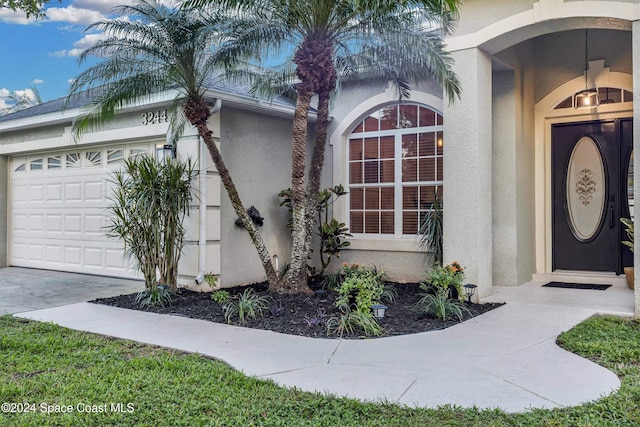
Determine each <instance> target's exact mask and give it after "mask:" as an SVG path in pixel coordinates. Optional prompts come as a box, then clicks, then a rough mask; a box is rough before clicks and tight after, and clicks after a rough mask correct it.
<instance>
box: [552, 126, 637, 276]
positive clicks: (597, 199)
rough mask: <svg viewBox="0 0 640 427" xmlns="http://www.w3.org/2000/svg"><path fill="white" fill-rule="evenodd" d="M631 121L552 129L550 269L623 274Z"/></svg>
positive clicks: (555, 127)
mask: <svg viewBox="0 0 640 427" xmlns="http://www.w3.org/2000/svg"><path fill="white" fill-rule="evenodd" d="M631 124H632V122H631V119H620V120H603V121H594V122H585V123H569V124H560V125H554V126H553V128H552V142H551V145H552V148H551V149H552V170H553V172H552V186H553V244H552V246H553V248H552V249H553V269H554V270H585V271H613V272H616V273H620V272H621V271H622V264H623V256H624V257H625V258H626V257H627V256H628V254H626V253H625V252H624V251H623V246H622V245H621V243H620V242H621V240H622V233H623V230H622V225H621V223H620V217H621V216H629V207H628V201H627V168H628V164H629V158H630V153H631V149H632V145H633V144H632V136H631V135H632V133H631V128H632V125H631Z"/></svg>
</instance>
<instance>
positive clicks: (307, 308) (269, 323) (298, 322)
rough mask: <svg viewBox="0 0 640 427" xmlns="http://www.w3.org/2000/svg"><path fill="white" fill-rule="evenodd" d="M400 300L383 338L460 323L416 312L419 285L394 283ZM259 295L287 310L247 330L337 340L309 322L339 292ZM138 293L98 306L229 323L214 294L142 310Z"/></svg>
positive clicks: (181, 297)
mask: <svg viewBox="0 0 640 427" xmlns="http://www.w3.org/2000/svg"><path fill="white" fill-rule="evenodd" d="M394 285H395V288H396V290H397V293H398V297H397V299H396V301H395V302H394V303H393V304H390V303H386V305H387V306H388V307H389V308H388V309H387V312H386V314H385V317H384V318H383V319H381V320H380V321H379V323H380V325H381V326H382V328H383V329H384V334H383V335H382V336H394V335H406V334H413V333H418V332H426V331H432V330H439V329H444V328H447V327H449V326H452V325H455V324H457V323H459V322H458V321H453V320H448V321H442V320H439V319H432V318H427V317H424V316H422V315H421V314H420V313H418V312H417V311H416V310H415V307H414V305H415V303H416V301H418V299H420V296H419V294H420V293H421V292H422V291H421V290H420V289H419V284H418V283H402V284H400V283H397V284H396V283H394ZM246 288H247V287H238V288H231V289H227V291H229V292H230V293H231V294H232V295H233V294H237V293H241V292H243V291H244V290H245V289H246ZM251 288H253V289H254V290H255V291H256V293H257V294H258V295H263V296H267V297H268V298H269V299H270V301H271V302H272V304H273V305H277V304H279V305H281V306H282V307H283V310H282V311H281V313H279V314H278V315H277V316H273V315H272V314H271V313H267V315H266V316H265V317H263V318H259V319H257V320H250V319H249V320H247V321H246V322H245V323H244V324H237V323H236V325H237V326H244V327H247V328H254V329H264V330H269V331H274V332H280V333H283V334H290V335H301V336H306V337H317V338H336V336H335V335H327V328H326V327H325V326H324V325H322V324H320V325H311V326H309V325H308V322H307V321H305V318H306V319H312V318H313V317H317V315H318V310H322V311H324V312H325V313H326V314H325V317H324V319H328V318H329V317H331V316H332V315H335V314H337V313H338V310H337V309H336V307H335V304H334V303H335V299H336V295H337V294H336V293H335V292H332V291H329V292H328V293H327V295H326V296H325V297H316V296H298V295H279V294H273V293H270V292H269V291H268V290H267V285H266V283H261V284H256V285H251ZM135 299H136V294H129V295H120V296H116V297H111V298H100V299H97V300H95V301H92V302H94V303H98V304H105V305H111V306H115V307H121V308H127V309H132V310H142V311H148V312H153V313H159V314H170V315H177V316H184V317H189V318H193V319H201V320H208V321H211V322H217V323H226V321H225V318H224V314H223V312H222V308H221V306H220V304H218V303H216V302H214V301H212V300H211V294H209V293H204V292H193V291H189V290H186V289H181V290H179V293H178V294H175V295H173V296H172V303H171V306H165V307H161V306H155V307H145V308H141V307H140V305H139V304H138V303H136V301H135ZM465 305H466V307H467V308H468V309H469V311H470V312H471V314H470V315H469V314H466V315H465V319H464V320H467V319H469V318H471V317H475V316H479V315H481V314H483V313H486V312H488V311H490V310H493V309H494V308H497V307H500V306H501V305H503V303H489V304H465ZM343 338H361V336H343Z"/></svg>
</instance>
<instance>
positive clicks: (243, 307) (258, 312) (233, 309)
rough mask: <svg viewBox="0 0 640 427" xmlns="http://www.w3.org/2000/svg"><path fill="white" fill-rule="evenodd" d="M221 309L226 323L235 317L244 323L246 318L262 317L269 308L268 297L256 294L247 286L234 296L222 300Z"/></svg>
mask: <svg viewBox="0 0 640 427" xmlns="http://www.w3.org/2000/svg"><path fill="white" fill-rule="evenodd" d="M222 309H223V311H224V316H225V320H226V321H227V323H231V322H232V321H233V319H234V318H236V317H237V318H238V320H239V321H240V323H244V322H245V321H246V320H247V319H253V320H255V319H257V318H258V317H263V316H264V314H265V313H266V312H267V311H268V310H269V299H268V298H267V297H263V296H260V295H256V293H255V292H254V291H253V289H251V288H249V289H246V290H245V291H244V292H243V293H241V294H240V295H238V296H237V297H236V298H233V299H230V300H228V301H226V302H224V303H223V304H222Z"/></svg>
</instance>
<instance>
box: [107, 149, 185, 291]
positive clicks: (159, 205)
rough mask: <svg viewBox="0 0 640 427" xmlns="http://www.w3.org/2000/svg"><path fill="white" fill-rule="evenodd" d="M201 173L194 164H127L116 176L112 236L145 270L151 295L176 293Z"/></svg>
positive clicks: (137, 160) (143, 159)
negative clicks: (188, 220) (186, 219)
mask: <svg viewBox="0 0 640 427" xmlns="http://www.w3.org/2000/svg"><path fill="white" fill-rule="evenodd" d="M196 176H197V170H196V169H195V168H194V167H193V165H192V164H191V162H190V161H189V162H182V161H180V160H176V159H165V160H161V161H160V160H157V159H155V158H153V157H148V156H137V157H134V158H130V159H126V160H125V161H124V162H123V165H122V169H120V170H117V171H116V172H114V174H113V178H112V183H113V184H114V187H113V194H112V195H111V196H110V199H111V204H110V206H109V207H108V211H109V213H110V223H109V225H108V226H107V235H108V236H110V237H115V238H118V239H120V240H122V241H123V243H124V254H125V256H126V257H127V258H129V259H132V260H133V261H134V262H135V263H136V264H137V265H138V266H139V267H140V269H141V271H142V274H143V276H144V279H145V288H146V290H147V291H153V290H154V289H155V288H156V287H157V286H158V276H159V279H160V283H162V284H164V285H167V286H168V287H169V289H170V290H172V291H174V290H175V289H176V287H177V279H178V262H179V261H180V256H181V254H182V248H183V247H184V235H185V228H184V225H183V221H184V217H185V216H186V215H187V214H188V213H189V205H190V203H191V199H192V191H191V190H192V184H193V180H194V179H195V177H196Z"/></svg>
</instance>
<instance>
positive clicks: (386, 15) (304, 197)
mask: <svg viewBox="0 0 640 427" xmlns="http://www.w3.org/2000/svg"><path fill="white" fill-rule="evenodd" d="M459 3H460V0H187V1H186V2H185V6H186V7H200V8H202V7H206V6H207V5H211V4H215V5H216V7H226V8H230V9H231V10H232V11H233V13H232V16H234V18H235V19H234V21H233V22H234V23H235V26H234V29H233V31H232V32H231V33H232V35H233V36H232V37H231V39H230V40H228V41H227V43H226V45H225V47H224V48H223V49H224V50H225V51H226V52H227V53H229V54H230V53H232V54H233V56H237V55H253V56H258V57H259V55H264V54H270V53H278V52H281V51H284V50H286V49H291V48H293V49H294V54H293V58H292V62H293V65H294V68H295V75H296V78H297V82H296V84H295V91H296V94H297V100H296V110H295V115H294V120H293V132H292V176H291V190H292V198H291V201H292V226H293V227H292V237H293V245H292V252H291V259H290V266H289V271H288V277H287V280H286V281H283V282H281V283H280V289H279V291H280V292H286V293H298V292H308V288H307V286H306V281H307V278H306V263H307V259H308V254H309V250H310V240H311V229H312V223H311V221H312V220H313V219H312V218H313V211H314V206H315V205H316V203H317V197H318V194H319V187H320V176H321V173H322V168H323V165H324V151H325V144H326V136H327V125H328V116H329V114H328V112H329V102H330V99H331V94H332V92H333V91H334V90H335V89H336V85H337V84H338V77H339V76H340V77H349V76H352V75H354V74H357V73H363V72H364V73H367V74H369V75H372V76H384V77H386V78H390V79H391V80H393V81H394V82H395V83H396V84H397V87H398V90H399V96H400V97H405V96H407V95H408V90H409V81H412V80H421V79H426V78H434V79H436V80H437V81H438V82H440V83H441V85H442V87H443V89H444V91H445V92H446V94H447V96H448V98H449V100H450V102H451V101H453V100H454V99H455V98H456V97H458V96H459V93H460V86H459V82H458V79H457V77H456V75H455V74H454V72H453V71H452V60H451V57H450V56H449V55H448V53H446V51H445V50H444V46H443V42H442V37H441V36H442V34H443V32H445V31H449V30H450V29H451V27H450V23H451V20H450V19H451V18H452V17H455V15H456V14H457V12H458V7H459ZM314 95H318V121H317V127H316V140H315V144H314V150H313V154H312V159H311V168H310V170H309V176H308V179H307V182H306V185H305V177H304V175H305V158H306V140H307V118H308V113H309V107H310V105H311V99H312V96H314Z"/></svg>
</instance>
